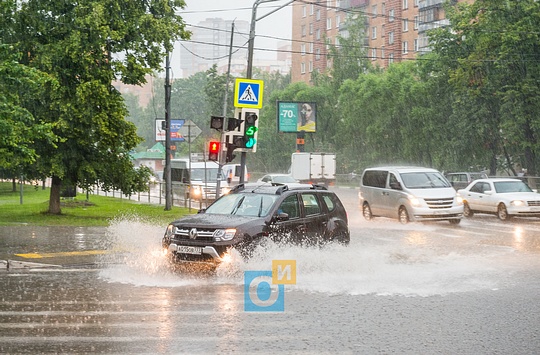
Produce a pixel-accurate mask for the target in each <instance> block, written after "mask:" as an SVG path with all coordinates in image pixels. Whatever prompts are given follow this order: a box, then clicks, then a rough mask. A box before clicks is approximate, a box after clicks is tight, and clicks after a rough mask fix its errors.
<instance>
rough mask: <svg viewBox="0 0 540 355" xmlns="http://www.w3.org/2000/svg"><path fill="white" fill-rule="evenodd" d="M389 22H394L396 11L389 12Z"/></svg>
mask: <svg viewBox="0 0 540 355" xmlns="http://www.w3.org/2000/svg"><path fill="white" fill-rule="evenodd" d="M388 22H394V9H391V10H388Z"/></svg>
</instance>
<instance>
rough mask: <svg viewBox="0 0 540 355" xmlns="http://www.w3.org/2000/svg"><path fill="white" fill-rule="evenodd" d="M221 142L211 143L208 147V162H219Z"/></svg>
mask: <svg viewBox="0 0 540 355" xmlns="http://www.w3.org/2000/svg"><path fill="white" fill-rule="evenodd" d="M219 147H220V142H214V141H213V142H210V144H209V146H208V160H213V161H218V159H219Z"/></svg>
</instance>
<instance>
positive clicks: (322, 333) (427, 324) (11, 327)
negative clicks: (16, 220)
mask: <svg viewBox="0 0 540 355" xmlns="http://www.w3.org/2000/svg"><path fill="white" fill-rule="evenodd" d="M339 194H340V197H341V198H342V200H343V201H344V203H345V205H346V207H347V210H348V213H349V218H350V227H351V232H352V235H351V244H350V245H349V246H348V247H343V246H337V245H336V246H330V247H328V248H323V249H317V248H312V249H305V248H300V247H290V246H289V247H283V246H277V245H270V246H269V247H268V249H266V250H264V251H261V252H260V253H258V254H257V255H255V257H254V258H253V259H251V260H250V261H249V262H244V261H242V260H241V259H240V258H238V257H236V258H233V259H232V260H231V261H230V263H228V264H226V265H222V266H220V267H219V268H218V270H217V271H216V273H215V274H208V273H201V272H194V271H187V270H178V269H175V268H172V267H171V266H170V265H169V264H168V262H167V260H166V258H165V257H164V256H163V254H162V251H161V249H160V243H159V242H160V240H161V237H162V235H163V232H164V228H165V226H156V225H151V224H148V223H145V222H144V221H141V220H136V219H132V220H129V219H125V220H118V221H115V222H114V223H112V224H111V226H110V227H108V228H53V227H31V226H20V227H0V262H1V263H2V264H0V266H2V269H1V270H0V285H1V289H0V300H1V304H0V353H32V354H36V353H99V352H102V353H108V354H110V353H130V354H132V353H144V354H156V353H167V354H168V353H188V354H213V353H239V354H244V353H261V354H268V353H287V354H313V353H316V354H335V353H345V354H381V353H382V354H387V353H400V354H433V353H445V354H450V353H452V354H455V353H459V354H537V353H539V352H540V277H539V276H538V275H540V220H537V219H521V220H519V219H515V220H513V221H511V222H509V223H503V222H500V221H498V220H497V219H496V217H493V216H480V215H479V216H475V217H474V218H473V219H469V220H464V221H463V222H462V223H461V224H460V225H458V226H453V225H450V224H449V223H429V224H420V223H411V224H408V225H401V224H399V223H398V222H397V221H394V220H388V219H382V218H381V219H375V220H374V221H369V222H368V221H365V220H364V219H363V218H362V217H361V214H360V211H359V210H358V206H357V199H356V192H355V191H354V190H350V191H347V190H343V191H340V192H339ZM8 260H9V268H8V264H7V261H8ZM272 260H295V261H296V284H294V285H285V286H284V288H283V299H284V311H283V312H246V311H245V310H244V306H245V302H246V300H245V293H244V272H246V271H251V270H270V269H271V267H272Z"/></svg>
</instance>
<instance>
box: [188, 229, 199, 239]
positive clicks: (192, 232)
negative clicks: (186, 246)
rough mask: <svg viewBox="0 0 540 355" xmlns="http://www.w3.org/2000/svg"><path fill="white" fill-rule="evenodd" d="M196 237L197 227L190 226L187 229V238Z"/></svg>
mask: <svg viewBox="0 0 540 355" xmlns="http://www.w3.org/2000/svg"><path fill="white" fill-rule="evenodd" d="M196 238H197V228H191V230H190V231H189V239H196Z"/></svg>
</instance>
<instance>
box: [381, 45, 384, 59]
mask: <svg viewBox="0 0 540 355" xmlns="http://www.w3.org/2000/svg"><path fill="white" fill-rule="evenodd" d="M381 59H384V46H382V47H381Z"/></svg>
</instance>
